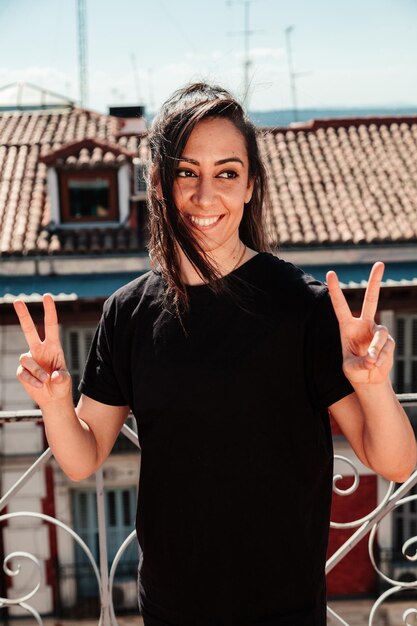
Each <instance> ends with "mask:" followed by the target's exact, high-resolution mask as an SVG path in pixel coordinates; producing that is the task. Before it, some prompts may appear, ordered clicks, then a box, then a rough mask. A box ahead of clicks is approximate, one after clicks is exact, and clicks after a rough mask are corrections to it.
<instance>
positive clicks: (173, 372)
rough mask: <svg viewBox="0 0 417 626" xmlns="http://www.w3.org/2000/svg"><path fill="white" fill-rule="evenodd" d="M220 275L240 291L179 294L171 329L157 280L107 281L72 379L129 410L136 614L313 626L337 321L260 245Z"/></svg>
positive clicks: (180, 621) (328, 485) (319, 605)
mask: <svg viewBox="0 0 417 626" xmlns="http://www.w3.org/2000/svg"><path fill="white" fill-rule="evenodd" d="M220 280H226V281H228V282H229V284H232V285H234V291H235V292H237V293H238V294H239V298H238V299H236V298H233V297H231V296H230V295H229V294H222V295H215V294H214V293H213V292H212V290H211V289H210V288H209V287H208V286H207V285H196V286H189V287H187V289H188V293H189V297H190V309H189V312H188V313H187V314H184V315H183V327H184V328H182V326H181V324H180V322H179V321H178V319H177V317H175V315H173V313H172V312H171V311H170V310H169V308H166V307H164V304H163V301H164V287H165V284H164V281H163V278H162V276H161V275H160V274H159V273H157V272H154V271H150V272H148V273H147V274H145V275H143V276H141V277H139V278H138V279H136V280H134V281H132V282H131V283H129V284H128V285H126V286H124V287H122V288H121V289H119V290H118V291H117V292H116V293H115V294H113V295H112V296H111V297H110V298H109V299H108V300H107V301H106V303H105V305H104V309H103V315H102V319H101V321H100V324H99V326H98V329H97V331H96V334H95V337H94V340H93V343H92V347H91V351H90V354H89V357H88V361H87V365H86V368H85V372H84V376H83V379H82V382H81V384H80V391H81V392H82V393H84V394H86V395H87V396H89V397H91V398H93V399H95V400H98V401H99V402H103V403H105V404H110V405H128V406H130V408H131V409H132V412H133V414H134V415H135V417H136V419H137V424H138V433H139V442H140V446H141V449H142V459H141V472H140V483H139V499H138V513H137V533H138V539H139V543H140V546H141V549H142V560H141V565H140V583H139V593H140V603H141V607H142V609H143V610H144V611H146V612H147V613H148V614H149V615H152V616H154V617H156V618H159V619H160V620H162V621H165V622H167V623H168V624H174V625H176V626H235V625H236V626H237V625H239V626H243V625H252V624H263V625H264V626H278V625H279V626H298V625H300V626H301V625H302V626H323V625H324V624H325V623H326V608H325V577H324V564H325V555H326V547H327V540H328V528H329V515H330V504H331V489H332V467H333V450H332V439H331V431H330V425H329V416H328V411H327V407H328V406H330V405H331V404H332V403H334V402H336V401H337V400H339V399H341V398H343V397H344V396H346V395H348V394H349V393H351V392H352V391H353V389H352V387H351V385H350V383H349V382H348V381H347V379H346V378H345V376H344V374H343V371H342V357H341V347H340V337H339V329H338V324H337V320H336V317H335V315H334V312H333V308H332V305H331V302H330V298H329V295H328V291H327V288H326V287H325V286H324V285H323V284H322V283H320V282H319V281H317V280H315V279H314V278H312V277H311V276H309V275H307V274H304V273H303V272H302V271H301V270H300V269H299V268H297V267H295V266H293V265H291V264H290V263H287V262H285V261H283V260H281V259H279V258H277V257H274V256H273V255H271V254H269V253H259V254H258V255H256V256H255V257H253V258H251V259H250V260H249V261H247V262H246V263H244V264H243V265H241V266H240V267H239V268H237V269H236V270H234V272H232V273H231V274H229V275H228V277H227V278H223V279H220ZM230 281H231V283H230ZM184 329H185V331H184Z"/></svg>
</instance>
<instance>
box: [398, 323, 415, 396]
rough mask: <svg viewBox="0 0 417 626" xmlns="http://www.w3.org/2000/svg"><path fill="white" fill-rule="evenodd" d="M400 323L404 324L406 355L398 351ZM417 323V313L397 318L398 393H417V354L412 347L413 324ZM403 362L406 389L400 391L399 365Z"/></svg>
mask: <svg viewBox="0 0 417 626" xmlns="http://www.w3.org/2000/svg"><path fill="white" fill-rule="evenodd" d="M400 321H403V322H404V338H403V342H404V353H403V354H399V350H398V341H399V337H398V334H399V333H398V323H399V322H400ZM415 321H416V322H417V313H398V314H397V315H396V316H395V333H396V341H397V349H396V351H395V358H394V385H395V388H396V391H397V393H413V392H416V391H417V389H412V367H413V363H414V362H417V353H416V354H414V353H413V345H412V332H413V322H415ZM399 362H402V363H403V364H404V365H403V385H404V389H401V390H399V389H398V364H399Z"/></svg>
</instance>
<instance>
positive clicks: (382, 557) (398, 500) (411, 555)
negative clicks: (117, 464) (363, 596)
mask: <svg viewBox="0 0 417 626" xmlns="http://www.w3.org/2000/svg"><path fill="white" fill-rule="evenodd" d="M398 399H399V400H400V402H401V404H402V405H403V406H404V407H405V408H408V407H417V393H415V394H400V395H398ZM23 421H30V422H32V423H33V422H40V421H41V412H40V411H39V410H38V411H36V410H34V411H12V412H8V411H0V424H7V423H16V422H23ZM122 435H123V436H125V437H127V439H129V440H130V442H132V443H133V444H134V445H135V446H137V447H138V448H139V443H138V437H137V435H136V433H135V432H134V431H133V430H132V429H131V428H129V427H128V426H127V424H125V425H124V426H123V428H122ZM51 457H52V452H51V450H50V448H48V449H46V450H45V451H44V452H43V453H42V454H40V455H39V456H38V457H37V458H36V460H35V461H34V462H33V463H32V464H31V465H30V467H28V469H27V470H26V471H25V472H24V473H23V474H22V475H21V476H20V477H19V479H18V480H17V481H16V482H15V483H14V484H13V485H12V486H11V487H10V489H9V490H8V491H7V493H5V494H4V495H3V496H2V497H1V499H0V523H1V524H3V523H6V522H8V521H10V520H12V519H15V518H23V519H26V520H28V519H31V518H33V519H37V520H38V521H39V520H42V521H43V522H45V523H48V524H51V525H54V526H55V527H57V528H60V529H61V530H62V531H64V532H65V533H67V534H68V535H69V536H70V537H71V538H72V539H73V541H74V542H75V543H76V544H77V545H78V546H79V549H80V550H82V552H83V554H84V555H85V561H86V562H87V563H88V564H89V566H90V568H91V572H92V574H93V576H94V578H95V580H96V584H97V587H98V593H97V598H98V600H99V603H98V606H99V608H98V611H99V615H97V617H98V618H99V626H117V625H118V622H117V618H116V614H115V608H114V601H113V593H114V583H115V578H116V571H117V568H118V566H119V563H120V561H121V559H122V557H123V555H124V553H125V551H126V549H127V548H128V546H129V545H130V544H131V543H132V542H134V541H136V539H135V537H136V535H135V531H134V530H133V529H132V532H131V533H130V534H129V535H128V537H126V539H125V540H124V541H123V543H122V544H121V545H120V547H119V549H118V551H117V553H116V555H115V557H114V559H113V561H112V563H111V564H110V566H109V564H108V545H107V538H106V515H105V500H104V482H103V469H102V468H101V469H99V470H98V471H97V472H96V474H95V488H96V506H97V520H98V543H99V551H98V553H99V559H98V561H97V560H96V559H95V558H94V555H93V553H92V551H91V549H90V547H89V546H88V545H87V543H86V542H85V541H84V540H83V539H82V538H81V536H80V535H79V534H77V533H76V532H75V531H74V530H73V529H72V528H71V527H70V526H69V525H67V524H65V523H64V522H62V521H60V520H59V519H57V518H56V517H52V516H50V515H47V514H45V513H39V512H33V511H13V512H6V513H2V512H3V511H4V510H5V509H6V507H7V506H8V505H9V504H10V503H11V502H12V500H13V498H14V497H15V496H16V495H17V494H19V492H20V490H21V489H22V488H23V487H24V486H25V485H26V484H27V483H28V481H29V480H31V478H32V477H33V476H34V475H35V474H36V472H39V471H40V470H41V469H42V468H44V467H45V466H46V465H47V463H48V462H49V461H50V459H51ZM335 458H337V459H338V460H339V461H342V462H343V463H346V464H347V466H348V467H349V469H350V472H349V473H350V475H351V474H352V472H353V474H354V480H353V484H352V485H351V486H350V487H349V488H348V489H340V488H339V487H338V484H337V483H338V481H339V480H340V478H342V476H341V475H340V474H337V475H335V476H334V480H333V489H334V491H335V493H337V494H339V495H342V496H349V495H350V494H352V493H353V492H354V491H356V490H357V488H358V486H359V483H360V475H359V471H358V469H357V467H356V465H355V464H354V463H352V461H350V460H349V459H347V458H345V457H342V456H340V455H336V456H335ZM416 484H417V470H416V471H414V473H413V474H412V475H411V476H410V478H409V479H408V480H407V481H406V482H405V483H403V484H401V485H400V486H399V487H397V488H396V485H395V484H394V483H392V482H391V483H389V484H388V487H387V490H386V493H385V494H384V495H383V497H382V498H381V499H380V501H379V503H378V505H377V506H376V507H375V508H374V509H373V510H372V511H371V512H370V513H368V514H367V515H366V516H364V517H362V518H360V519H356V520H351V521H349V522H343V523H341V522H331V527H333V528H339V529H356V530H355V532H354V533H353V534H352V535H351V536H350V537H349V539H348V540H347V541H345V543H344V544H343V545H342V546H340V548H339V549H338V550H337V551H336V552H335V553H334V554H333V555H332V556H331V557H330V558H329V559H328V561H327V565H326V573H329V572H330V571H332V570H333V568H334V567H335V566H336V565H337V564H338V563H340V562H341V561H342V560H343V559H345V558H346V557H347V555H348V554H349V553H350V552H351V551H352V549H353V548H354V547H355V546H356V545H357V544H358V543H359V542H360V541H361V540H362V539H363V538H364V537H365V536H366V535H369V538H368V552H369V558H370V562H371V564H372V567H373V568H374V570H375V572H376V573H377V575H378V577H379V580H380V581H381V587H385V589H384V591H383V592H382V593H381V594H380V595H379V597H378V598H377V599H376V600H375V602H374V604H373V606H372V608H371V611H370V614H369V620H368V626H375V624H376V619H377V616H378V610H379V609H380V607H381V605H382V603H383V602H384V601H385V600H387V599H388V598H392V597H395V595H396V594H398V593H399V592H400V591H404V590H407V589H410V590H411V589H417V573H416V579H415V580H407V581H406V580H397V579H396V578H395V576H394V575H393V574H392V571H391V570H392V568H391V569H390V562H391V561H392V554H391V555H389V554H388V553H387V551H385V552H384V551H381V552H380V554H379V559H378V562H377V559H376V557H375V551H376V547H377V546H376V545H375V543H376V542H375V539H376V534H377V531H378V528H379V525H380V524H381V522H382V520H384V519H385V518H386V517H387V516H389V515H391V514H392V513H393V511H394V510H396V509H398V508H399V507H401V506H403V505H404V504H406V503H410V502H416V500H417V494H411V495H410V493H411V490H412V488H413V487H414V486H415V485H416ZM416 507H417V502H416ZM416 510H417V509H416ZM0 531H1V529H0ZM0 545H1V544H0ZM416 546H417V536H411V537H409V538H408V539H407V540H406V541H405V542H404V543H403V546H402V556H403V558H404V559H405V561H404V562H405V563H407V562H408V563H411V564H412V563H415V562H416V561H417V551H416ZM20 561H21V562H22V563H23V564H24V563H27V562H28V561H30V562H32V564H35V566H36V567H37V569H38V571H39V580H37V581H34V582H33V588H32V589H31V590H30V591H29V592H28V593H26V594H25V595H24V596H22V597H18V598H6V597H0V611H1V610H2V609H7V608H8V607H12V606H19V607H20V608H21V609H23V610H24V611H26V612H27V613H29V614H30V615H32V617H33V618H34V619H35V621H36V622H37V624H39V626H42V624H43V622H42V618H41V615H40V612H39V611H37V610H36V609H35V608H34V607H33V606H32V605H31V604H30V601H31V599H32V598H34V597H35V595H36V593H37V592H38V591H39V588H40V570H41V564H40V561H39V558H38V557H37V556H35V555H34V554H31V553H29V552H27V551H14V552H12V553H9V554H7V555H5V557H4V561H3V570H4V572H5V573H6V575H7V576H10V577H15V576H18V575H19V574H20V573H21V572H22V571H23V567H24V565H23V566H22V565H21V563H20ZM416 572H417V570H416ZM327 611H328V616H329V618H330V621H331V622H332V623H334V624H341V625H342V626H349V624H348V623H347V622H346V621H345V620H344V619H343V618H342V617H341V616H340V615H338V614H337V613H336V612H335V611H334V610H333V609H332V608H331V607H330V606H328V608H327ZM413 616H414V617H413ZM416 616H417V609H414V608H409V609H407V610H406V611H405V612H404V614H403V624H404V625H405V626H407V625H409V624H411V623H412V622H411V621H410V620H412V619H415V617H416Z"/></svg>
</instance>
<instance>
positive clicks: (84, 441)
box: [41, 396, 98, 480]
mask: <svg viewBox="0 0 417 626" xmlns="http://www.w3.org/2000/svg"><path fill="white" fill-rule="evenodd" d="M41 410H42V415H43V421H44V426H45V432H46V437H47V439H48V443H49V445H50V447H51V449H52V452H53V454H54V456H55V458H56V460H57V462H58V463H59V465H60V467H61V468H62V469H63V471H64V472H65V473H66V474H67V476H68V477H69V478H71V479H72V480H81V479H83V478H86V477H87V476H90V475H91V474H92V473H93V472H94V471H95V470H96V468H97V464H98V463H97V456H98V455H97V442H96V439H95V437H94V434H93V432H92V431H91V429H90V428H89V427H88V425H87V424H86V423H85V422H83V421H82V420H80V419H79V418H78V417H77V414H76V411H75V409H74V404H73V400H72V397H71V396H68V397H66V398H65V399H63V400H60V401H57V402H56V403H49V404H48V405H46V406H44V407H41Z"/></svg>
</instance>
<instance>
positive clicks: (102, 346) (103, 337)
mask: <svg viewBox="0 0 417 626" xmlns="http://www.w3.org/2000/svg"><path fill="white" fill-rule="evenodd" d="M115 332H116V331H115V314H114V302H113V303H112V301H111V300H107V301H106V302H105V303H104V307H103V313H102V316H101V319H100V322H99V325H98V326H97V328H96V331H95V333H94V337H93V341H92V343H91V346H90V350H89V353H88V357H87V361H86V364H85V367H84V372H83V376H82V379H81V382H80V384H79V386H78V390H79V391H80V393H83V394H85V395H86V396H88V397H89V398H92V399H93V400H97V401H98V402H102V403H103V404H110V405H112V406H126V405H127V404H128V402H127V401H126V399H125V398H124V396H123V393H122V391H121V389H120V385H119V383H118V381H117V376H116V373H115V361H114V357H113V349H112V346H113V345H114V334H115Z"/></svg>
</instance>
